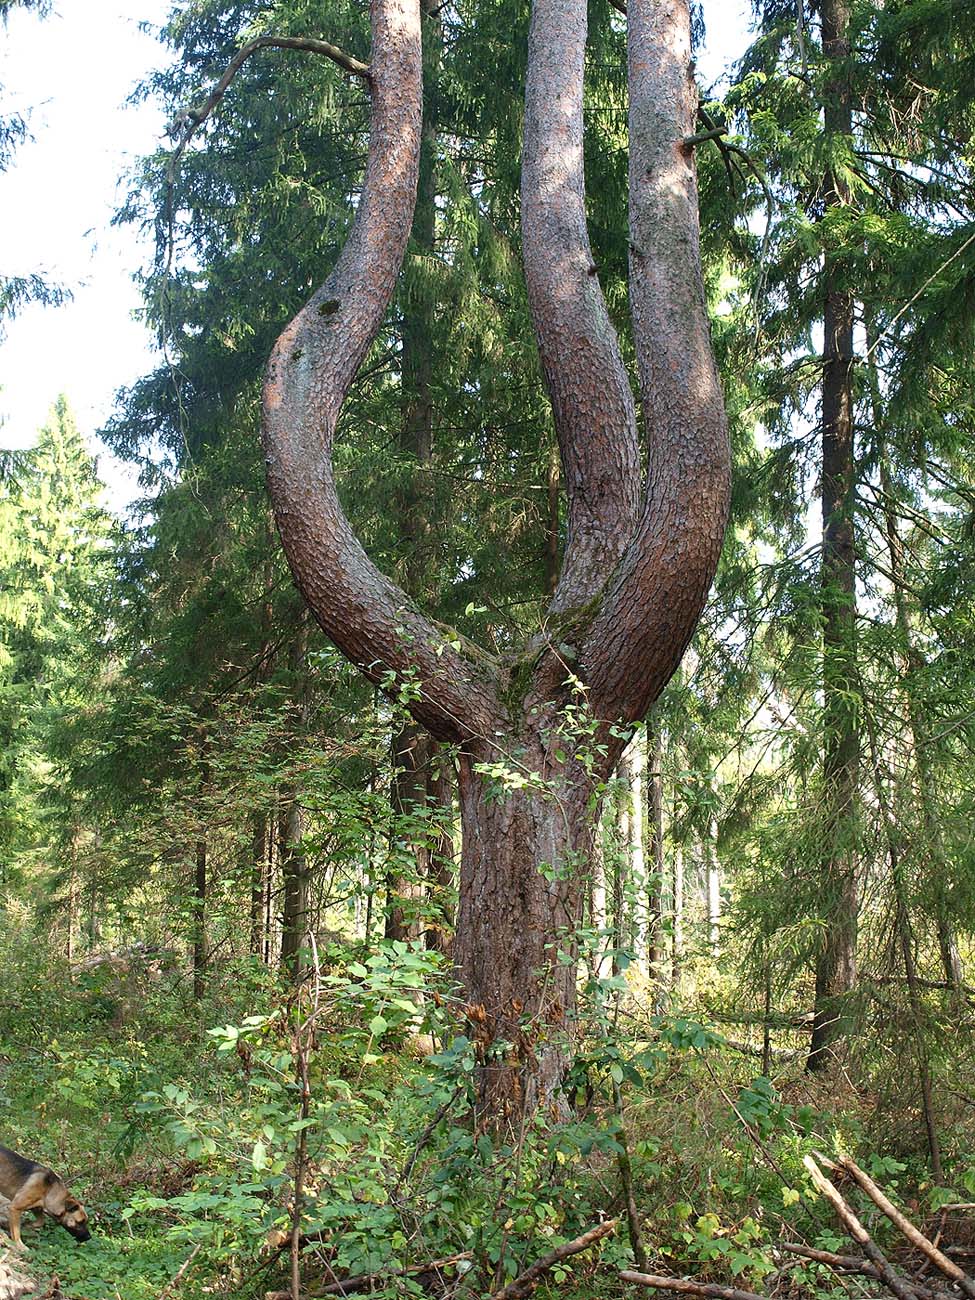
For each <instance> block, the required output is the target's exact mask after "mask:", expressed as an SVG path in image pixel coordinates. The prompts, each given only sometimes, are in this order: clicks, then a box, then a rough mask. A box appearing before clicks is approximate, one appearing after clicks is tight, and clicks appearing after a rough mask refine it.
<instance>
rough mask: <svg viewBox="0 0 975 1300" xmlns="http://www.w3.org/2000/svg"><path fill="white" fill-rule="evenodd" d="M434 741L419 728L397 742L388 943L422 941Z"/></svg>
mask: <svg viewBox="0 0 975 1300" xmlns="http://www.w3.org/2000/svg"><path fill="white" fill-rule="evenodd" d="M432 745H433V741H432V740H431V738H430V736H429V735H428V734H427V733H426V732H425V731H423V730H422V729H421V728H420V727H418V726H416V724H415V723H411V724H410V725H408V726H406V727H404V728H403V730H402V731H400V732H399V733H398V734H397V735H396V736H395V737H394V739H393V754H392V760H393V775H392V781H391V794H392V805H393V825H392V834H391V837H390V838H391V843H390V854H389V864H390V865H389V867H388V870H387V874H386V930H385V937H386V938H387V939H399V940H401V941H403V942H407V941H409V940H411V939H416V938H418V937H419V935H420V933H421V931H422V929H423V925H422V917H421V908H422V901H423V892H424V885H425V883H426V882H427V880H428V879H429V876H430V847H429V839H430V827H429V825H428V823H427V820H426V817H427V811H428V810H427V774H428V770H429V762H430V749H431V746H432Z"/></svg>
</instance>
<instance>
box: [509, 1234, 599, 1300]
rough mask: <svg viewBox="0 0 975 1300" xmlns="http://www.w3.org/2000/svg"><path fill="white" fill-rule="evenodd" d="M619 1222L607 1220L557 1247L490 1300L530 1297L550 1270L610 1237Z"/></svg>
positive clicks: (516, 1299) (517, 1299)
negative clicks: (562, 1261)
mask: <svg viewBox="0 0 975 1300" xmlns="http://www.w3.org/2000/svg"><path fill="white" fill-rule="evenodd" d="M617 1222H618V1220H617V1219H607V1220H606V1222H605V1223H600V1224H599V1225H598V1226H597V1227H595V1228H590V1229H589V1231H588V1232H584V1233H583V1234H582V1236H581V1237H576V1238H575V1240H574V1241H566V1242H564V1243H563V1244H562V1245H561V1246H556V1248H555V1249H554V1250H553V1251H550V1252H549V1254H547V1255H543V1256H542V1258H541V1259H537V1260H536V1261H535V1263H534V1264H532V1266H531V1268H526V1269H525V1271H524V1273H522V1274H520V1276H518V1277H516V1278H515V1280H514V1281H513V1282H509V1283H508V1285H507V1286H506V1287H504V1288H503V1289H502V1290H501V1291H495V1293H494V1295H492V1296H491V1297H490V1300H523V1297H525V1296H530V1295H531V1293H532V1292H533V1291H534V1290H535V1288H536V1286H538V1284H539V1282H540V1281H541V1280H542V1278H543V1277H544V1275H545V1274H546V1273H547V1272H548V1271H549V1269H550V1268H552V1267H553V1266H554V1265H556V1264H558V1263H559V1262H560V1261H561V1260H563V1259H568V1258H569V1256H570V1255H578V1254H579V1253H580V1251H583V1250H588V1249H589V1247H590V1246H592V1245H595V1243H596V1242H597V1241H601V1240H602V1239H603V1237H608V1236H609V1234H610V1233H611V1232H612V1231H613V1229H614V1228H615V1227H616V1224H617Z"/></svg>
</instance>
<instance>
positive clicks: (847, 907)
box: [807, 0, 860, 1070]
mask: <svg viewBox="0 0 975 1300" xmlns="http://www.w3.org/2000/svg"><path fill="white" fill-rule="evenodd" d="M821 12H822V31H823V54H824V55H825V57H826V58H827V59H828V60H835V61H837V63H839V64H842V62H843V61H844V60H846V59H848V57H849V53H850V44H849V25H850V5H849V2H848V0H824V3H823V6H822V11H821ZM852 104H853V101H852V94H851V90H850V84H849V76H848V74H847V73H845V72H843V71H842V70H841V71H838V72H837V74H836V76H835V78H834V79H833V80H832V81H831V83H830V85H829V87H828V93H827V96H826V101H825V108H824V127H825V131H826V134H827V136H831V137H834V138H835V137H838V136H846V137H849V136H850V135H852V132H853V106H852ZM848 200H849V193H848V189H847V187H846V184H845V182H843V181H842V180H840V179H839V178H838V177H837V176H834V175H833V173H832V172H828V173H827V174H826V176H825V178H824V201H825V206H826V208H827V209H829V208H835V207H837V206H840V205H842V204H845V203H846V202H847V201H848ZM853 324H854V311H853V295H852V294H851V293H850V292H849V290H848V289H847V288H846V286H845V283H844V276H843V272H842V269H841V268H840V267H839V266H838V263H837V258H836V256H835V254H834V253H833V252H832V251H831V250H827V253H826V257H825V306H824V312H823V335H824V359H823V402H822V517H823V549H822V602H823V603H822V609H823V801H824V827H823V834H824V854H823V862H822V888H823V897H824V900H825V916H824V921H825V924H824V931H823V937H822V942H821V948H820V952H819V955H818V957H817V961H816V1006H815V1022H814V1025H813V1033H812V1040H811V1043H810V1050H809V1057H808V1060H807V1068H808V1069H810V1070H821V1069H824V1068H825V1067H826V1066H827V1065H828V1063H829V1060H830V1058H831V1056H832V1054H833V1048H834V1044H835V1043H836V1041H837V1040H838V1039H839V1038H840V1037H841V1036H842V1034H843V1032H844V1014H843V1012H844V1000H845V999H846V998H847V996H848V995H849V993H850V992H851V991H852V989H853V987H854V985H855V983H856V936H857V913H858V909H859V888H858V881H857V864H856V848H855V826H856V803H857V780H858V767H859V750H860V742H859V734H858V730H857V728H858V718H857V709H856V690H857V676H856V563H855V561H856V538H855V529H854V488H855V475H856V467H855V461H854V412H853V347H854V339H853Z"/></svg>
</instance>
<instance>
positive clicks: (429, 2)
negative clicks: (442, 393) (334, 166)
mask: <svg viewBox="0 0 975 1300" xmlns="http://www.w3.org/2000/svg"><path fill="white" fill-rule="evenodd" d="M420 13H421V33H422V37H421V39H422V53H423V80H424V95H423V106H422V113H423V116H422V122H421V127H420V157H419V171H418V176H417V191H416V208H415V211H414V215H413V229H412V231H411V234H410V242H409V245H408V247H407V262H408V263H410V262H412V263H414V264H415V271H414V274H416V275H417V276H418V277H420V278H421V279H422V277H423V276H429V275H430V272H431V267H432V263H433V260H434V258H435V256H436V251H437V149H438V143H439V142H438V117H439V100H440V96H439V82H440V67H441V59H442V46H443V34H442V22H441V19H440V5H439V0H420ZM436 319H437V304H436V301H435V300H434V297H433V295H432V294H431V293H429V292H425V291H423V290H422V289H421V291H420V292H419V293H413V294H411V295H409V296H408V297H407V298H406V300H405V301H404V305H403V327H402V339H403V347H402V397H403V410H402V423H401V426H400V448H401V452H402V455H403V460H404V465H403V471H402V472H403V476H404V482H403V487H402V489H401V491H400V492H399V493H398V501H397V507H398V514H399V526H400V532H401V535H402V538H403V543H404V547H405V561H404V564H403V589H404V591H406V592H407V594H408V595H410V596H412V597H413V598H414V599H417V600H424V601H426V602H428V603H430V604H435V603H436V595H437V591H438V590H439V587H440V580H439V575H438V573H437V562H436V555H435V541H436V530H435V524H434V517H433V516H434V487H433V413H434V412H433V360H434V355H435V351H436V346H435V341H434V337H435V326H436ZM392 751H393V752H392V763H393V776H392V781H391V784H390V796H391V800H392V809H393V816H394V818H399V819H400V822H401V824H400V825H399V826H398V827H396V828H395V830H394V836H393V839H394V843H393V845H392V852H391V854H390V859H391V862H392V863H393V865H392V867H391V869H390V871H389V873H388V876H387V881H386V923H385V935H386V938H387V939H399V940H403V941H406V940H411V939H416V938H418V937H419V935H420V933H421V931H422V930H423V924H422V918H421V915H420V910H421V909H420V903H421V900H422V898H423V894H424V889H425V886H426V885H427V884H428V882H429V878H430V871H431V845H430V842H429V841H430V835H429V830H428V827H427V825H426V823H425V821H424V817H425V814H426V812H427V808H428V802H429V793H430V792H429V791H428V789H427V779H428V774H429V771H430V765H431V761H432V757H433V741H432V739H431V738H430V737H429V735H428V734H427V733H426V731H425V730H424V729H423V728H422V727H418V726H417V725H416V724H415V723H412V722H409V723H407V724H406V725H405V726H404V727H403V729H402V730H401V731H400V732H399V733H398V734H397V735H394V737H393V741H392ZM410 817H415V818H416V825H415V829H414V830H413V831H412V832H411V831H410V829H409V827H408V826H404V825H403V824H402V823H403V820H404V819H405V820H408V819H409V818H410Z"/></svg>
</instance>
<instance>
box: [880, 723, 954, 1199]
mask: <svg viewBox="0 0 975 1300" xmlns="http://www.w3.org/2000/svg"><path fill="white" fill-rule="evenodd" d="M869 735H870V749H871V758H872V766H873V773H874V789H875V791H876V794H877V804H878V807H879V809H880V816H881V819H882V821H883V827H884V833H885V836H886V840H887V857H888V862H889V864H890V876H891V883H892V885H893V888H894V925H895V929H896V932H897V939H898V943H899V945H900V950H901V957H902V959H903V962H904V975H905V978H906V980H907V995H908V1000H909V1003H910V1008H911V1022H912V1028H913V1030H914V1051H915V1057H916V1060H917V1070H918V1083H919V1085H920V1089H921V1108H922V1112H923V1115H924V1126H925V1130H926V1132H927V1137H928V1152H929V1154H930V1157H931V1173H932V1175H933V1177H934V1181H935V1183H936V1184H940V1183H943V1181H944V1178H943V1175H942V1169H941V1144H940V1141H939V1138H938V1129H937V1124H936V1121H935V1114H934V1091H933V1088H932V1085H931V1061H930V1056H929V1053H928V1046H927V1043H926V1042H925V1038H924V1010H923V1001H922V997H921V989H920V985H919V984H918V975H917V963H916V961H915V958H914V934H913V932H912V929H911V919H910V907H909V902H908V895H907V881H906V880H905V878H904V866H903V861H902V856H901V851H900V841H899V835H898V830H897V822H896V819H895V817H894V813H893V809H892V807H891V804H890V800H889V798H888V796H887V791H886V788H885V782H884V776H883V772H882V771H881V767H880V753H879V748H878V744H877V736H876V731H875V729H874V728H873V726H872V725H871V726H870V730H869Z"/></svg>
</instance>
